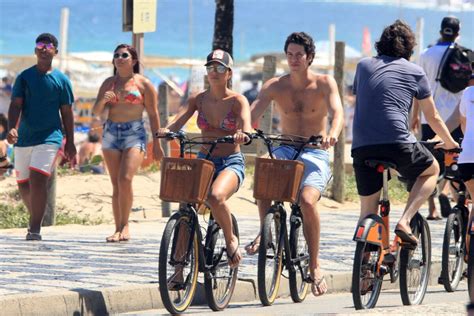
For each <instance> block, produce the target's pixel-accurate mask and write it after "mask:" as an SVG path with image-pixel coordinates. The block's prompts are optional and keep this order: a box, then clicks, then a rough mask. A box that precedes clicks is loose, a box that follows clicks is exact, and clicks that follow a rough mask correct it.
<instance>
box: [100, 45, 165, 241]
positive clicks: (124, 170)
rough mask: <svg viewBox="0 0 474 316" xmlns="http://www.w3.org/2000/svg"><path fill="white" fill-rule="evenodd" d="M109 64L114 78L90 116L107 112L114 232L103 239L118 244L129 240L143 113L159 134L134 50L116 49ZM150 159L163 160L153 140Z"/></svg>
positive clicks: (150, 90) (105, 142)
mask: <svg viewBox="0 0 474 316" xmlns="http://www.w3.org/2000/svg"><path fill="white" fill-rule="evenodd" d="M112 64H113V65H114V76H112V77H110V78H107V79H106V80H105V81H104V82H103V83H102V86H101V87H100V90H99V93H98V95H97V101H96V103H95V105H94V108H93V113H94V114H95V115H97V116H100V115H101V114H102V113H103V112H104V111H105V110H108V116H107V121H106V122H105V124H104V132H103V137H102V149H103V153H104V159H105V163H106V165H107V169H108V170H109V174H110V180H111V181H112V186H113V195H112V208H113V213H114V220H115V232H114V233H113V234H112V235H111V236H109V237H107V238H106V240H107V242H119V241H127V240H129V239H130V232H129V226H128V218H129V216H130V210H131V208H132V202H133V190H132V179H133V176H134V175H135V173H136V172H137V170H138V168H139V167H140V165H141V163H142V161H143V158H144V156H145V151H146V145H147V137H146V131H145V127H144V124H143V119H142V115H143V111H144V110H146V112H147V114H148V118H149V120H150V127H151V132H152V134H154V133H156V132H157V131H158V129H159V127H160V123H159V120H158V112H157V102H158V99H157V92H156V89H155V87H154V86H153V85H152V83H151V82H150V81H149V80H148V79H147V78H145V77H144V76H142V75H140V74H138V72H139V61H138V55H137V51H136V50H135V48H133V47H132V46H129V45H127V44H120V45H119V46H117V48H116V49H115V50H114V57H113V61H112ZM149 154H150V153H149ZM153 157H154V159H155V160H157V161H159V160H161V158H162V157H163V150H162V148H161V145H160V142H159V141H158V140H157V139H153Z"/></svg>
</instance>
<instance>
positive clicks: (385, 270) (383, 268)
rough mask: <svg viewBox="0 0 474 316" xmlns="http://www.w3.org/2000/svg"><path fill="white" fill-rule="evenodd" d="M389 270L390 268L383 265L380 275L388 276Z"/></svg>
mask: <svg viewBox="0 0 474 316" xmlns="http://www.w3.org/2000/svg"><path fill="white" fill-rule="evenodd" d="M388 270H389V269H388V267H387V266H386V265H383V264H382V265H380V273H381V274H382V275H385V274H387V273H388Z"/></svg>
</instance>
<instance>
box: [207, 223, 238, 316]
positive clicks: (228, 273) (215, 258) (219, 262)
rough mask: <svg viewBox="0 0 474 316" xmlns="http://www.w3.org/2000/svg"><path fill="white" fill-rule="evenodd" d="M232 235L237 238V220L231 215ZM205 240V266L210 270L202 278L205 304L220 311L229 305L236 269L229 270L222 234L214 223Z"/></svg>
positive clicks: (235, 278) (209, 228)
mask: <svg viewBox="0 0 474 316" xmlns="http://www.w3.org/2000/svg"><path fill="white" fill-rule="evenodd" d="M232 228H233V231H234V235H235V236H237V238H239V229H238V226H237V220H236V219H235V217H234V215H232ZM207 229H208V233H207V238H208V240H206V245H207V247H206V265H207V268H208V269H210V270H209V271H208V272H206V276H205V278H204V287H205V289H206V298H207V304H208V305H209V307H210V308H211V309H212V310H213V311H221V310H223V309H225V308H226V307H227V305H229V302H230V299H231V298H232V294H233V293H234V288H235V282H236V281H237V272H238V270H239V268H238V267H236V268H233V269H231V268H230V267H229V262H228V260H227V259H228V258H227V252H226V244H225V239H224V233H223V232H222V229H221V228H220V227H219V225H218V224H217V223H216V222H214V223H213V224H212V225H211V226H209V227H208V228H207Z"/></svg>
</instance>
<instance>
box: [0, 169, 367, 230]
mask: <svg viewBox="0 0 474 316" xmlns="http://www.w3.org/2000/svg"><path fill="white" fill-rule="evenodd" d="M252 183H253V179H251V178H250V177H247V178H246V179H245V181H244V184H243V185H242V187H241V188H240V190H239V191H238V192H237V193H236V194H234V195H233V196H232V198H231V199H230V201H229V204H230V208H231V210H232V212H233V213H235V214H239V215H245V216H248V215H250V216H253V215H255V216H257V214H258V213H257V212H258V210H257V206H256V204H255V203H254V198H253V196H252V195H253V191H252ZM133 188H134V202H133V207H132V213H131V215H130V220H131V221H142V220H155V219H158V218H161V217H162V215H161V212H162V210H161V205H162V202H161V200H160V198H159V192H160V173H159V172H156V173H146V174H145V173H140V174H137V175H136V176H135V178H134V179H133ZM15 190H17V185H16V181H15V177H13V176H12V177H7V178H5V179H4V180H0V200H1V201H3V202H4V203H15V201H13V200H12V199H11V198H10V197H8V193H9V192H12V191H15ZM56 190H57V193H56V213H60V212H62V213H69V214H72V215H77V216H80V217H85V216H89V217H90V219H91V220H94V219H100V218H101V219H102V220H103V221H104V222H105V223H113V215H112V199H111V195H112V185H111V183H110V179H109V176H108V175H92V174H74V175H63V176H58V178H57V184H56ZM318 205H319V209H320V210H321V211H329V210H341V211H343V210H348V209H352V210H354V209H358V207H359V205H358V203H352V202H346V203H344V204H340V203H337V202H335V201H333V200H331V199H328V198H326V197H323V198H322V199H321V201H320V202H319V204H318ZM177 208H178V204H176V203H171V210H176V209H177Z"/></svg>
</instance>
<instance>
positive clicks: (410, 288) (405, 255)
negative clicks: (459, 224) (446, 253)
mask: <svg viewBox="0 0 474 316" xmlns="http://www.w3.org/2000/svg"><path fill="white" fill-rule="evenodd" d="M410 226H411V230H412V233H413V235H415V236H416V237H417V238H418V245H417V247H416V249H415V250H410V249H408V248H405V247H402V250H401V254H400V295H401V297H402V302H403V305H419V304H421V303H422V302H423V299H424V297H425V294H426V288H427V287H428V282H429V275H430V269H431V235H430V228H429V226H428V223H427V222H426V220H425V219H424V218H423V217H422V216H421V215H420V214H419V213H417V214H416V215H415V216H414V217H413V219H412V220H411V222H410Z"/></svg>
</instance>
